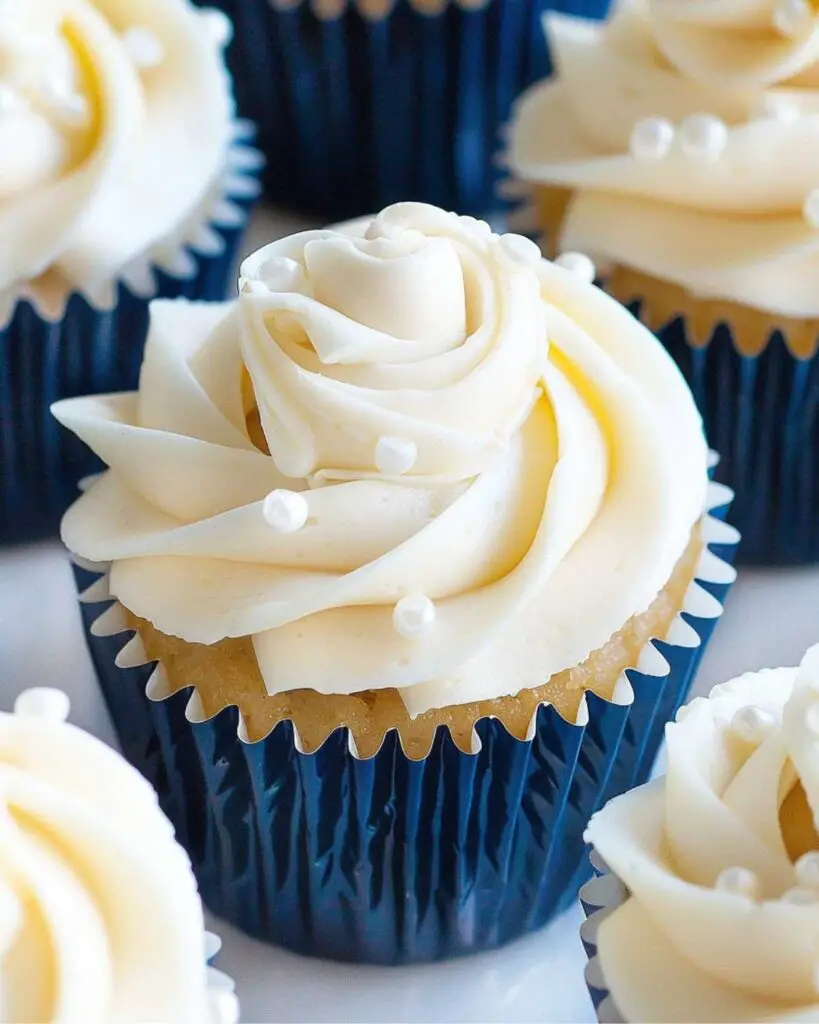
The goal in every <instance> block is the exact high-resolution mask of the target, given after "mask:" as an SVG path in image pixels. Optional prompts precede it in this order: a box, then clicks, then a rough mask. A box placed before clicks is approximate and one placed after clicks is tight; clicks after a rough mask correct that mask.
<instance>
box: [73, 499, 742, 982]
mask: <svg viewBox="0 0 819 1024" xmlns="http://www.w3.org/2000/svg"><path fill="white" fill-rule="evenodd" d="M709 496H710V499H711V500H710V502H709V505H710V506H711V507H712V508H713V510H714V511H713V515H714V516H718V517H719V518H714V517H712V516H707V517H706V518H705V520H704V524H703V531H704V539H705V542H706V546H705V547H704V549H703V552H702V555H701V559H700V563H699V566H698V570H697V573H696V579H695V580H694V581H692V583H691V585H690V586H689V589H688V591H687V593H686V596H685V601H684V604H683V609H682V611H681V613H680V614H679V615H678V616H677V618H676V619H675V621H674V623H673V625H672V628H671V630H670V631H669V635H668V637H667V638H666V640H665V641H652V642H651V643H649V644H648V645H647V646H646V648H645V649H644V651H643V652H642V654H641V656H640V658H639V660H638V664H637V666H636V668H635V669H633V670H631V669H630V670H628V671H627V672H625V673H623V675H622V676H621V678H620V680H619V682H618V685H617V687H616V690H615V694H614V696H613V699H612V700H611V701H606V700H604V699H602V698H600V697H598V696H596V695H595V694H593V693H588V694H587V695H586V698H585V699H584V701H583V704H582V706H581V711H580V714H579V715H578V720H577V722H574V723H573V722H568V721H566V720H564V719H563V718H561V716H560V715H559V714H558V712H557V711H556V710H555V709H554V708H553V707H551V706H541V707H540V708H539V709H538V711H537V714H536V716H535V718H534V719H533V722H532V727H531V729H530V735H531V739H527V740H525V741H521V740H517V739H515V738H513V737H512V736H510V735H509V733H508V732H507V731H506V729H505V728H504V727H503V725H502V724H501V723H500V722H499V721H496V720H494V719H484V720H482V721H480V722H479V723H478V725H477V728H476V735H475V737H474V749H473V752H472V753H463V752H462V751H460V750H459V749H458V748H457V747H456V745H455V743H454V742H453V740H452V738H451V736H450V734H449V732H448V731H447V730H445V729H443V728H441V729H439V730H438V733H437V734H436V736H435V739H434V741H433V744H432V747H431V750H430V752H429V754H428V755H427V757H425V758H423V759H421V760H411V759H409V758H408V757H407V756H406V755H405V754H404V753H403V751H402V749H401V744H400V741H399V739H398V737H397V734H396V733H395V732H391V733H389V734H388V735H387V736H386V738H385V740H384V743H383V745H382V747H381V748H380V750H379V751H378V753H377V754H375V755H374V756H373V757H371V758H369V759H361V758H359V757H358V756H357V755H356V752H355V750H354V749H352V745H351V741H350V739H349V736H348V733H347V730H345V729H338V730H337V731H336V732H335V733H333V734H332V735H331V736H330V737H329V738H328V739H327V740H326V741H325V743H324V744H323V745H322V746H321V747H320V749H319V750H318V751H316V752H315V753H312V754H305V753H302V752H301V751H300V747H299V737H298V735H297V733H296V731H295V730H294V727H293V724H292V723H291V722H282V723H281V724H279V725H278V726H277V727H276V728H275V729H274V730H273V731H272V732H271V733H270V734H269V735H268V736H267V738H266V739H264V740H262V741H260V742H257V743H253V744H250V743H246V742H243V740H242V738H241V737H242V735H243V733H244V730H243V726H242V723H241V722H240V720H239V714H238V711H237V710H236V709H235V708H230V709H228V710H226V711H223V712H221V713H220V714H218V715H216V717H214V718H212V719H210V720H208V721H203V720H202V719H203V714H202V704H201V701H200V700H199V698H198V695H197V694H196V693H195V692H194V693H193V696H192V697H191V696H190V694H186V693H184V692H180V693H176V694H174V695H173V696H168V694H169V692H170V690H169V686H168V682H167V677H166V676H165V672H164V669H163V668H162V666H161V664H160V665H156V664H152V663H146V658H147V656H146V653H145V649H144V647H143V646H142V642H141V640H140V639H139V637H138V636H135V635H134V633H133V630H129V628H128V625H127V620H126V616H125V612H124V609H123V608H122V606H121V605H119V604H118V603H116V602H114V601H112V600H111V598H110V594H109V592H108V583H107V575H106V569H107V567H106V566H104V565H103V566H100V565H94V564H91V563H84V565H83V566H80V565H78V566H77V567H76V575H77V583H78V587H79V589H80V591H81V598H80V600H81V604H82V613H83V619H84V624H85V627H86V634H87V639H88V644H89V648H90V652H91V656H92V659H93V661H94V664H95V667H96V671H97V674H98V677H99V681H100V685H101V687H102V692H103V695H104V697H105V700H106V703H107V705H108V708H109V711H110V713H111V717H112V719H113V723H114V726H115V729H116V731H117V733H118V735H119V739H120V742H121V744H122V748H123V752H124V753H125V755H126V757H127V758H128V759H129V760H130V761H131V762H132V763H133V764H134V765H135V766H136V767H137V768H139V769H140V770H141V771H142V772H143V774H144V775H145V776H146V777H147V778H148V779H149V781H150V782H151V783H152V784H153V785H154V787H155V788H156V789H157V791H158V793H159V797H160V803H161V805H162V808H163V810H164V811H165V813H166V814H167V815H168V816H169V818H170V819H171V821H172V822H173V823H174V825H175V827H176V830H177V836H178V838H179V840H180V842H181V843H182V844H183V845H184V846H185V848H186V849H187V850H188V852H189V854H190V856H191V859H192V861H193V865H194V871H195V873H196V875H197V878H198V881H199V885H200V888H201V891H202V894H203V898H204V900H205V902H206V903H207V905H208V906H209V907H210V909H211V910H212V911H213V912H214V913H215V914H217V915H218V916H220V917H222V918H224V919H225V920H228V921H230V922H231V923H232V924H234V925H236V926H238V927H239V928H241V929H243V930H244V931H246V932H248V933H249V934H251V935H253V936H255V937H258V938H261V939H264V940H267V941H270V942H273V943H277V944H280V945H283V946H286V947H288V948H289V949H292V950H294V951H296V952H298V953H303V954H310V955H315V956H321V957H330V958H333V959H336V960H348V961H364V962H370V963H381V964H400V963H412V962H423V961H432V960H439V959H442V958H445V957H451V956H456V955H460V954H464V953H471V952H477V951H479V950H486V949H492V948H494V947H497V946H500V945H502V944H504V943H506V942H508V941H509V940H511V939H514V938H516V937H518V936H519V935H522V934H524V933H526V932H529V931H531V930H533V929H535V928H539V927H540V926H542V925H544V924H545V923H546V922H547V921H548V920H549V919H550V918H551V917H552V916H553V915H555V914H557V913H558V912H560V911H561V910H563V909H564V908H566V907H567V906H568V905H569V904H570V903H571V901H572V900H574V898H575V897H576V895H577V891H578V888H579V886H580V885H581V883H582V882H583V881H584V880H585V879H586V877H587V876H588V862H587V858H586V857H585V846H584V842H583V831H584V829H585V827H586V824H587V823H588V820H589V818H590V817H591V815H592V814H593V813H594V811H595V810H597V809H598V808H599V807H601V806H602V805H603V804H604V803H605V802H606V801H607V800H609V799H610V798H611V797H613V796H615V795H617V794H619V793H621V792H623V791H624V790H626V789H629V788H631V787H632V786H634V785H637V784H639V783H641V782H643V781H645V780H646V779H647V778H648V775H649V772H650V770H651V766H652V764H653V761H654V758H655V756H656V753H657V749H658V747H659V744H660V742H661V739H662V735H663V726H664V725H665V723H666V722H667V721H668V720H669V719H670V718H671V717H672V716H673V715H674V713H675V711H676V710H677V708H678V707H679V706H680V704H681V703H682V702H683V700H684V699H685V697H686V695H687V693H688V690H689V687H690V685H691V682H692V680H693V677H694V674H695V672H696V669H697V666H698V663H699V660H700V656H701V654H702V650H703V648H704V645H705V643H706V642H707V640H708V639H709V637H710V635H711V632H712V630H713V628H714V625H715V622H716V619H717V617H718V616H719V615H720V613H721V611H722V601H723V599H724V597H725V594H726V592H727V590H728V587H729V586H730V583H731V582H732V580H733V578H734V575H735V574H734V571H733V569H732V568H731V566H730V564H729V563H730V560H731V558H732V555H733V551H734V547H735V545H736V542H737V539H738V535H737V533H736V531H735V530H734V529H733V528H732V527H730V526H728V525H726V524H725V522H724V521H723V519H722V517H723V516H724V514H725V511H726V506H727V504H728V503H729V502H730V492H729V491H728V489H727V488H724V487H722V486H720V485H717V484H712V485H711V488H710V493H709ZM146 694H147V696H148V697H149V698H151V699H146ZM244 735H245V736H246V733H244Z"/></svg>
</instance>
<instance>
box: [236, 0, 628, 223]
mask: <svg viewBox="0 0 819 1024" xmlns="http://www.w3.org/2000/svg"><path fill="white" fill-rule="evenodd" d="M219 6H220V7H221V8H222V9H223V10H224V11H225V12H226V13H227V14H228V15H229V16H230V17H231V18H232V19H233V21H234V24H235V38H234V41H233V45H232V46H231V49H230V53H229V56H230V61H231V66H232V68H233V70H234V74H235V77H236V88H237V96H238V100H239V107H240V109H241V110H242V112H243V113H244V114H245V115H246V116H248V117H251V118H252V119H253V120H254V121H255V122H256V123H257V124H258V125H259V132H260V138H261V143H262V148H263V149H264V152H265V155H266V157H267V180H266V186H267V193H268V196H269V198H270V199H272V200H273V201H275V202H277V203H281V204H283V205H285V206H289V207H293V208H296V209H299V210H301V211H302V212H307V213H310V214H316V215H320V216H321V217H322V218H326V219H328V220H333V219H337V220H338V219H342V218H346V217H352V216H357V215H361V214H370V213H372V212H374V211H375V210H379V209H381V208H382V207H383V206H385V205H387V204H389V203H394V202H399V201H404V200H407V199H418V200H424V201H425V202H430V203H436V204H437V205H439V206H443V207H445V208H447V209H455V210H458V211H459V212H460V213H485V212H487V211H488V210H489V209H490V207H492V206H493V205H494V204H495V197H494V194H493V181H494V178H495V170H494V165H493V163H492V158H493V156H494V154H495V151H496V149H497V144H498V129H499V127H500V126H501V125H502V124H503V123H504V122H505V120H506V118H507V116H508V114H509V109H510V107H511V104H512V100H513V99H514V98H515V96H516V95H517V94H518V93H519V92H520V91H521V89H523V88H525V87H526V86H527V85H528V84H529V83H530V82H533V81H535V80H536V79H538V78H540V77H542V76H543V75H544V74H546V73H547V72H548V69H549V58H548V55H547V52H546V47H545V45H544V40H543V35H542V33H541V32H540V31H539V24H540V17H541V14H542V13H543V11H544V10H547V9H550V8H556V9H558V10H567V11H574V12H575V13H577V14H582V15H584V16H586V17H602V16H603V14H605V11H606V8H607V7H608V0H556V2H555V0H220V2H219Z"/></svg>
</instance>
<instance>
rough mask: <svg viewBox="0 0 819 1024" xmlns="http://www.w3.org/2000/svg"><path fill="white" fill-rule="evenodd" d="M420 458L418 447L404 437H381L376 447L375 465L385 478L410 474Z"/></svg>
mask: <svg viewBox="0 0 819 1024" xmlns="http://www.w3.org/2000/svg"><path fill="white" fill-rule="evenodd" d="M417 458H418V446H417V445H416V444H415V442H414V441H406V440H404V438H402V437H379V439H378V443H377V444H376V446H375V464H376V466H377V467H378V471H379V473H383V474H384V475H385V476H401V475H402V474H403V473H408V472H409V471H410V470H411V469H412V467H413V466H414V465H415V460H416V459H417Z"/></svg>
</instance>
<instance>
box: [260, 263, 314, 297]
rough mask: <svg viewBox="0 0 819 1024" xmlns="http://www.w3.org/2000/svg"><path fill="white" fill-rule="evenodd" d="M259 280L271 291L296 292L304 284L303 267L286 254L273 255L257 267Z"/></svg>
mask: <svg viewBox="0 0 819 1024" xmlns="http://www.w3.org/2000/svg"><path fill="white" fill-rule="evenodd" d="M259 280H260V281H261V282H262V283H263V284H265V285H266V286H267V287H268V288H269V289H270V291H271V292H296V291H298V290H299V289H300V288H301V287H302V285H303V284H304V268H303V267H302V265H301V263H297V262H296V260H291V259H289V257H287V256H273V257H271V258H270V259H269V260H265V262H264V263H263V264H262V265H261V266H260V267H259Z"/></svg>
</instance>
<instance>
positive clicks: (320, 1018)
mask: <svg viewBox="0 0 819 1024" xmlns="http://www.w3.org/2000/svg"><path fill="white" fill-rule="evenodd" d="M284 226H285V222H284V221H283V219H281V218H275V219H271V218H270V216H269V215H267V216H265V217H263V218H261V220H260V221H259V222H257V224H256V225H255V227H254V231H253V234H252V236H251V238H252V240H253V243H255V244H257V245H258V244H261V243H262V242H264V241H269V240H270V239H271V238H272V237H274V236H275V234H277V233H281V231H282V230H283V229H284ZM298 227H299V222H298V221H295V220H291V221H290V222H289V223H287V229H288V230H296V229H297V228H298ZM817 640H819V568H817V569H805V570H801V569H800V570H787V571H785V570H777V571H747V572H745V573H743V574H742V577H741V579H740V581H739V582H738V583H737V584H736V585H735V586H734V589H733V591H732V593H731V596H730V599H729V601H728V606H727V611H726V614H725V616H724V619H723V621H722V623H721V624H720V625H719V626H718V628H717V632H716V635H715V637H714V640H713V642H712V643H711V645H710V647H709V650H708V652H707V654H706V657H705V661H704V663H703V667H702V670H701V672H700V675H699V678H698V681H697V684H696V688H695V692H697V693H704V692H706V691H707V690H708V689H710V687H711V686H712V685H713V684H714V683H717V682H721V681H724V680H726V679H728V678H730V677H731V676H734V675H737V674H739V673H741V672H744V671H747V670H751V669H758V668H763V667H766V666H777V665H795V664H797V663H798V662H799V660H800V658H801V656H802V654H803V653H804V651H805V649H806V648H807V647H808V646H810V645H811V644H813V643H815V642H817ZM31 686H57V687H61V688H63V689H65V690H66V691H68V693H69V694H70V696H71V700H72V705H73V711H72V715H71V720H72V721H73V722H74V723H75V724H77V725H80V726H82V727H83V728H85V729H88V730H90V731H91V732H93V733H95V734H96V735H98V736H100V737H102V738H103V739H105V740H108V741H111V740H112V738H113V735H112V732H111V727H110V723H109V722H108V719H107V715H106V712H105V709H104V707H103V704H102V701H101V699H100V698H99V696H98V693H97V686H96V682H95V680H94V677H93V672H92V669H91V665H90V661H89V658H88V654H87V652H86V650H85V644H84V639H83V636H82V629H81V625H80V618H79V610H78V607H77V603H76V598H75V594H74V585H73V577H72V575H71V570H70V568H69V565H68V561H67V558H66V557H65V556H64V554H63V552H62V550H61V548H60V546H59V544H58V543H56V542H52V543H49V544H43V545H38V546H32V547H24V548H18V549H5V550H4V549H0V709H3V710H10V709H11V708H12V706H13V704H14V699H15V697H16V696H17V694H18V693H19V692H20V691H21V690H24V689H26V688H27V687H31ZM581 918H582V915H581V912H580V909H579V907H575V908H574V909H572V910H571V911H569V912H568V913H567V914H565V915H564V916H563V917H562V918H561V919H560V920H558V921H557V922H555V923H554V924H553V925H552V926H551V927H549V928H547V929H545V930H544V931H543V932H541V933H539V934H537V935H534V936H531V937H529V938H527V939H524V940H522V941H520V942H517V943H515V944H513V945H512V946H509V947H507V948H506V949H504V950H501V951H500V952H497V953H490V954H485V955H482V956H479V957H474V958H472V959H465V960H459V961H454V962H450V963H445V964H440V965H435V966H430V967H418V968H392V969H390V968H363V967H362V968H356V967H351V966H349V965H339V964H330V963H323V962H320V961H312V960H304V959H301V958H299V957H296V956H293V955H291V954H288V953H284V952H282V951H280V950H276V949H272V948H267V947H264V946H262V945H260V944H259V943H256V942H253V941H251V940H249V939H246V938H244V937H243V936H241V935H239V934H238V933H236V932H234V931H232V930H231V929H229V928H228V927H227V926H225V925H221V924H220V923H218V922H213V924H212V927H214V929H215V930H217V931H218V932H219V933H220V934H221V935H222V936H223V938H224V940H225V944H224V949H223V952H222V953H221V955H220V958H219V966H220V967H221V968H222V969H223V970H225V971H227V972H228V973H229V974H230V975H231V976H232V977H233V978H235V980H236V982H237V985H238V989H239V995H240V998H241V1002H242V1020H243V1021H244V1022H245V1024H273V1022H294V1021H301V1022H316V1024H318V1022H324V1021H345V1022H351V1024H352V1022H382V1024H386V1022H391V1021H401V1022H404V1021H406V1022H416V1021H417V1022H422V1021H447V1022H449V1021H452V1022H456V1021H458V1022H467V1021H469V1022H489V1021H503V1022H509V1024H511V1022H518V1021H538V1022H548V1021H561V1022H575V1021H577V1022H583V1021H586V1022H591V1021H593V1019H594V1015H593V1012H592V1007H591V1003H590V1002H589V998H588V995H587V992H586V988H585V985H584V983H583V967H584V964H585V955H584V953H583V949H582V947H581V944H580V939H579V937H578V933H577V929H578V926H579V923H580V920H581Z"/></svg>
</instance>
